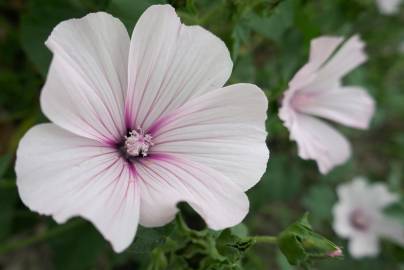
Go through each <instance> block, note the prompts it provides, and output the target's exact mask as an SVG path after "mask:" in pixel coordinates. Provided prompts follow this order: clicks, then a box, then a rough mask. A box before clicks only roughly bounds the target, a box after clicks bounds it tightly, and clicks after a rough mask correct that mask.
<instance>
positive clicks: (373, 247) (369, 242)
mask: <svg viewBox="0 0 404 270" xmlns="http://www.w3.org/2000/svg"><path fill="white" fill-rule="evenodd" d="M348 248H349V253H351V255H352V257H354V258H362V257H366V256H368V257H375V256H377V254H379V251H380V248H379V240H378V238H377V236H376V235H373V234H358V235H356V236H355V237H354V238H352V239H351V240H350V241H349V245H348Z"/></svg>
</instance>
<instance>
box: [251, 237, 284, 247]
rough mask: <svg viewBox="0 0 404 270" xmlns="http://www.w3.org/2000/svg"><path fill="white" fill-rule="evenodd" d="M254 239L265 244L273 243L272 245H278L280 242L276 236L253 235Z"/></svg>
mask: <svg viewBox="0 0 404 270" xmlns="http://www.w3.org/2000/svg"><path fill="white" fill-rule="evenodd" d="M252 239H254V241H255V243H257V244H258V243H263V244H272V245H277V244H278V239H277V237H276V236H266V235H265V236H253V237H252Z"/></svg>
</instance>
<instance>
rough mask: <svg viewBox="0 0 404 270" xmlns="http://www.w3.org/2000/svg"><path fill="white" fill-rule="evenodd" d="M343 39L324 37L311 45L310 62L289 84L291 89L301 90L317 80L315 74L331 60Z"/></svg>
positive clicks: (314, 40)
mask: <svg viewBox="0 0 404 270" xmlns="http://www.w3.org/2000/svg"><path fill="white" fill-rule="evenodd" d="M342 41H343V38H342V37H330V36H322V37H319V38H316V39H313V40H312V41H311V44H310V58H309V62H308V63H307V64H306V65H304V66H303V67H302V68H301V69H300V70H299V71H298V72H297V73H296V75H295V76H294V77H293V79H292V80H291V81H290V82H289V87H290V88H295V89H297V88H300V87H302V86H304V85H305V84H307V83H309V82H310V81H311V80H313V79H314V78H315V76H314V75H315V72H316V71H318V69H319V68H320V67H321V66H322V65H323V64H324V63H325V62H326V61H327V60H328V59H329V58H330V56H331V55H332V53H333V52H334V51H335V50H336V48H337V47H338V46H339V45H340V44H341V43H342Z"/></svg>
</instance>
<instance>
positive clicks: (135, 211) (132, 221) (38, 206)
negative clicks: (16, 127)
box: [15, 124, 140, 252]
mask: <svg viewBox="0 0 404 270" xmlns="http://www.w3.org/2000/svg"><path fill="white" fill-rule="evenodd" d="M15 169H16V173H17V186H18V191H19V194H20V197H21V199H22V201H23V202H24V204H25V205H27V206H28V207H29V208H30V209H31V210H33V211H37V212H39V213H41V214H45V215H52V216H53V218H54V219H55V220H56V221H57V222H59V223H62V222H65V221H66V220H67V219H69V218H71V217H73V216H82V217H84V218H86V219H88V220H89V221H91V222H92V223H93V224H94V225H95V226H96V227H97V229H98V230H99V231H100V232H101V233H102V234H103V236H104V237H105V238H106V239H107V240H109V241H110V242H111V244H112V246H113V248H114V250H115V251H116V252H120V251H122V250H124V249H125V248H127V247H128V246H129V245H130V243H131V242H132V240H133V238H134V236H135V233H136V228H137V224H138V216H139V205H140V203H139V201H140V195H139V188H138V186H137V184H136V182H135V179H134V175H133V172H132V171H131V169H130V167H128V165H127V164H126V162H125V161H123V160H122V159H121V158H120V157H119V155H118V153H116V150H115V149H111V148H109V147H104V146H102V145H101V144H100V143H99V142H97V141H95V140H91V139H87V138H84V137H79V136H77V135H75V134H73V133H70V132H67V131H65V130H63V129H61V128H59V127H58V126H56V125H54V124H42V125H38V126H35V127H33V128H32V129H31V130H30V131H28V132H27V134H26V135H25V136H24V137H23V139H22V140H21V142H20V144H19V147H18V151H17V161H16V168H15Z"/></svg>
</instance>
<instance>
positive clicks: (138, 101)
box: [125, 5, 233, 129]
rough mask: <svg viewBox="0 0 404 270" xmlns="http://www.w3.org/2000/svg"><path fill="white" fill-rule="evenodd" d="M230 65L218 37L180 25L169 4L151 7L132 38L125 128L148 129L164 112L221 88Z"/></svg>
mask: <svg viewBox="0 0 404 270" xmlns="http://www.w3.org/2000/svg"><path fill="white" fill-rule="evenodd" d="M232 65H233V64H232V61H231V58H230V54H229V51H228V50H227V48H226V46H225V44H224V43H223V41H221V40H220V39H219V38H217V37H216V36H214V35H213V34H212V33H210V32H208V31H207V30H205V29H203V28H201V27H198V26H185V25H183V24H181V22H180V19H179V18H178V16H177V15H176V13H175V10H174V8H172V7H171V6H169V5H155V6H151V7H150V8H148V9H147V10H146V11H145V12H144V13H143V15H142V16H141V17H140V19H139V21H138V22H137V24H136V26H135V29H134V31H133V34H132V41H131V46H130V53H129V67H128V72H129V78H128V80H129V83H128V97H127V99H126V106H125V118H126V122H127V125H128V126H130V127H132V128H136V127H137V126H140V127H143V128H144V129H147V128H148V127H149V125H150V124H151V123H153V122H154V121H155V120H156V119H157V118H159V117H160V116H161V115H162V114H163V113H165V112H168V111H171V110H173V109H175V108H177V107H179V106H181V105H182V104H184V103H185V102H186V101H187V100H189V99H191V98H192V97H196V96H199V95H201V94H203V93H206V92H208V91H210V90H212V89H216V88H219V87H221V86H223V85H224V83H225V82H226V81H227V79H228V78H229V76H230V73H231V69H232Z"/></svg>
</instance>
